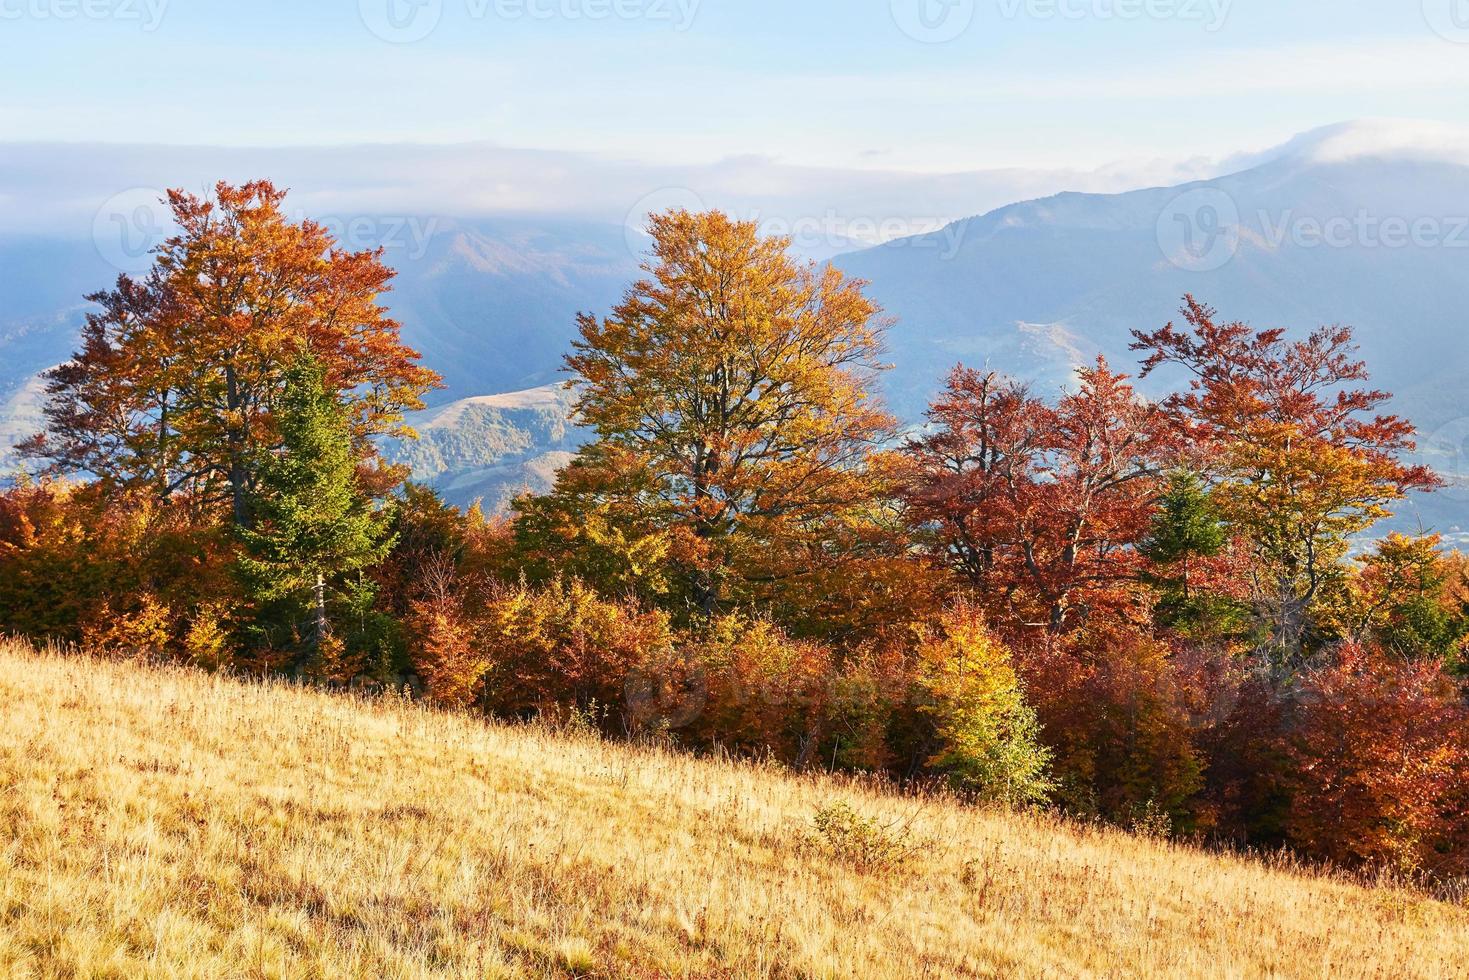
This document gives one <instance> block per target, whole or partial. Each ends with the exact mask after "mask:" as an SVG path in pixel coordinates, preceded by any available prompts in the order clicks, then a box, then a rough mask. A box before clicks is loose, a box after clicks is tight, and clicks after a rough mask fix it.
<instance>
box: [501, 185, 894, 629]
mask: <svg viewBox="0 0 1469 980" xmlns="http://www.w3.org/2000/svg"><path fill="white" fill-rule="evenodd" d="M651 220H652V232H653V238H654V246H653V257H652V259H651V260H650V262H649V263H648V264H647V265H646V266H645V269H646V271H647V273H648V278H645V279H643V280H641V281H639V282H637V283H636V284H634V285H633V286H632V287H631V289H629V291H628V292H627V294H626V296H625V298H624V299H623V301H622V302H621V303H620V304H619V305H618V306H617V307H616V308H615V309H614V311H613V312H612V314H611V315H610V316H608V317H606V318H605V319H598V318H596V317H593V316H590V315H584V316H582V317H581V319H580V334H581V336H580V339H578V340H577V341H576V342H575V345H574V347H575V350H574V353H572V354H571V355H570V356H569V357H568V358H567V365H568V367H569V369H570V370H571V371H572V372H573V374H574V375H575V378H574V380H573V381H572V384H573V385H574V387H575V389H576V392H577V402H576V411H577V413H578V414H579V416H580V418H581V419H582V420H583V421H584V422H585V423H586V424H587V425H589V426H590V427H591V428H592V429H593V430H594V431H595V432H596V434H597V436H598V442H597V443H596V444H594V445H593V447H592V448H591V449H589V450H588V451H586V452H584V453H583V454H582V457H581V464H582V465H575V464H574V465H573V467H572V468H571V469H570V470H568V475H567V476H566V477H565V478H564V479H563V481H562V482H561V484H559V485H558V488H557V495H559V496H561V497H562V498H563V504H564V505H563V506H561V507H560V508H559V513H560V514H561V515H564V516H561V517H557V516H555V514H554V513H552V514H548V513H547V510H548V509H547V508H545V507H542V508H540V511H541V512H542V513H541V516H540V518H538V520H540V522H541V523H542V524H543V525H546V524H550V525H551V526H552V527H553V528H554V526H555V524H556V523H558V522H559V523H560V525H561V530H560V532H558V533H563V534H564V533H565V532H567V531H569V530H571V529H570V528H567V527H566V526H565V521H566V517H567V516H569V517H571V518H572V519H573V520H574V519H575V516H576V515H577V514H579V513H580V512H581V510H582V508H581V506H580V502H581V501H582V500H583V499H584V496H585V493H595V494H596V495H598V497H599V503H598V504H597V506H594V507H588V508H586V510H587V513H589V514H591V515H592V516H593V517H594V518H597V519H601V518H604V517H605V518H608V519H610V520H612V521H613V522H614V524H613V527H612V528H608V529H606V530H605V531H599V532H598V533H599V535H600V536H601V537H602V539H603V540H604V542H611V543H613V544H616V546H617V547H621V548H624V549H629V550H628V553H627V556H626V558H625V559H624V560H625V561H627V562H633V561H635V560H637V559H635V558H634V557H633V555H632V550H633V549H635V550H640V551H642V552H643V553H644V554H645V555H648V554H651V553H652V552H653V551H657V550H659V549H667V550H666V553H667V554H668V555H669V561H670V563H671V564H672V565H673V567H675V568H676V573H675V579H676V581H674V582H673V583H671V585H672V588H671V593H672V599H671V600H670V601H672V602H674V603H678V602H684V603H687V608H688V609H690V610H691V611H692V612H694V613H695V614H697V615H700V616H705V617H707V616H709V615H712V614H714V613H716V612H717V611H719V610H720V609H721V608H722V607H724V606H725V605H726V604H727V603H729V602H731V601H735V602H738V601H748V600H751V599H769V598H770V597H771V596H772V595H776V594H779V593H783V592H788V591H789V590H791V589H793V588H800V587H801V586H802V583H804V582H807V581H808V580H809V578H810V576H812V575H813V574H815V573H817V572H822V573H826V572H829V571H830V570H831V569H832V568H833V567H834V566H843V565H846V564H847V563H849V562H853V561H861V560H862V559H863V558H864V557H865V555H864V551H863V549H866V548H869V547H873V545H872V542H871V541H864V542H863V544H862V547H861V548H857V549H847V548H844V547H840V546H836V545H835V544H834V536H835V533H836V531H837V530H838V529H839V528H845V529H847V530H850V529H852V528H855V527H859V526H866V527H876V526H877V525H878V524H879V523H880V522H881V520H882V519H883V517H884V514H883V512H882V508H881V505H880V504H877V503H875V502H876V501H877V500H878V498H879V497H880V495H881V493H880V492H881V489H882V487H881V486H880V485H879V484H880V479H879V476H878V474H877V473H876V472H875V471H874V470H873V468H872V466H871V465H870V454H872V452H873V451H874V449H875V448H877V447H879V446H881V445H882V444H883V443H884V442H885V441H887V440H888V439H890V438H891V437H892V435H893V432H894V422H893V420H892V419H891V418H890V417H889V416H888V415H887V414H886V413H885V412H884V411H882V409H881V408H880V407H879V406H878V405H877V404H876V400H875V398H874V397H873V396H872V394H871V393H870V391H869V384H870V382H871V381H872V379H873V376H874V375H875V374H876V372H877V371H878V370H879V369H880V368H881V367H882V365H881V363H880V356H881V353H882V334H883V329H884V326H885V324H884V321H883V320H882V318H881V316H880V312H879V310H878V307H877V306H876V305H875V304H874V303H873V302H872V301H871V300H869V299H868V298H867V297H866V296H864V295H863V292H862V286H863V284H862V283H861V282H860V281H855V280H849V279H846V278H845V277H844V276H843V275H842V274H841V273H840V272H838V271H837V270H836V269H834V268H831V267H826V268H822V269H818V268H816V267H815V266H814V265H809V264H808V265H802V264H800V263H798V262H797V261H795V260H794V259H793V258H791V256H790V255H789V254H788V248H789V244H790V243H789V241H788V240H787V239H784V238H767V237H762V236H761V235H760V234H759V232H758V231H757V228H756V226H755V224H754V223H753V222H740V221H734V220H732V219H730V218H729V217H727V216H726V215H724V214H721V213H719V212H710V213H706V214H692V213H689V212H687V211H673V212H669V213H666V214H661V215H655V216H654V217H653V218H652V219H651ZM609 462H610V463H612V464H614V465H615V467H616V469H615V470H613V471H611V472H607V471H606V470H605V469H603V467H602V466H601V465H599V464H605V463H609ZM599 473H606V477H605V478H600V479H599V478H597V475H598V474H599ZM530 509H532V510H533V509H534V508H530ZM524 510H527V508H523V511H524ZM551 510H553V511H554V510H556V508H551ZM893 523H896V522H893ZM614 529H615V532H614ZM879 547H880V546H879ZM650 549H651V551H650ZM892 553H893V551H892V548H891V547H888V548H887V554H888V555H891V554H892Z"/></svg>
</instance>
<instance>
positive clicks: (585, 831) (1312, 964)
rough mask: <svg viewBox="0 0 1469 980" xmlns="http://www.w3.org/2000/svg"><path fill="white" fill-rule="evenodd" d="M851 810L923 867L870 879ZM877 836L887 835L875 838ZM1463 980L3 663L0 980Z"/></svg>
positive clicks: (1243, 873)
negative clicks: (67, 979)
mask: <svg viewBox="0 0 1469 980" xmlns="http://www.w3.org/2000/svg"><path fill="white" fill-rule="evenodd" d="M838 802H846V803H847V804H849V805H850V806H851V807H852V808H853V810H854V811H855V812H856V813H858V814H860V815H864V816H867V817H870V818H874V819H876V820H878V821H880V822H883V823H895V824H896V825H899V826H906V827H907V828H908V830H909V833H910V838H909V843H910V844H912V845H915V846H916V849H915V850H913V851H912V852H911V853H910V854H909V856H908V857H907V859H906V860H905V861H902V862H901V863H898V864H897V865H895V866H884V865H882V864H881V863H880V862H879V863H877V864H874V865H871V866H867V867H863V866H861V865H860V864H857V863H854V862H853V860H852V859H851V857H850V856H849V855H848V854H846V853H845V852H844V851H843V850H842V849H840V848H836V849H834V848H833V847H832V846H831V845H830V844H829V842H827V841H825V840H824V839H821V838H820V837H819V835H818V836H813V835H814V834H815V832H814V830H813V817H814V815H815V814H816V813H817V811H818V810H820V809H822V808H825V807H830V806H831V805H833V804H834V803H838ZM895 833H896V832H895ZM996 974H998V975H1006V976H1042V975H1044V976H1116V975H1135V974H1147V975H1172V976H1209V977H1220V976H1224V977H1229V976H1237V977H1246V976H1251V977H1253V976H1301V977H1321V976H1361V977H1369V976H1371V977H1403V976H1425V977H1454V976H1458V977H1462V976H1466V975H1469V912H1466V910H1465V909H1462V908H1455V907H1451V906H1449V905H1446V904H1442V903H1434V902H1430V901H1427V900H1424V899H1422V898H1421V897H1419V896H1416V895H1414V894H1411V893H1407V892H1397V891H1391V890H1370V889H1362V888H1358V887H1354V886H1351V885H1349V884H1346V883H1344V882H1340V881H1335V880H1326V879H1320V878H1311V877H1306V876H1301V875H1296V874H1292V873H1289V872H1287V871H1283V870H1272V869H1268V868H1266V867H1264V866H1262V865H1259V864H1256V863H1251V862H1247V861H1243V860H1229V859H1220V858H1217V857H1211V856H1207V855H1203V854H1200V853H1195V852H1193V851H1190V850H1188V849H1185V848H1174V847H1169V846H1166V845H1157V844H1152V843H1148V842H1144V841H1141V840H1137V839H1132V838H1129V837H1127V836H1124V835H1121V834H1115V833H1110V832H1101V831H1095V830H1088V829H1083V828H1076V827H1071V826H1068V825H1066V824H1064V823H1061V822H1058V821H1052V820H1049V819H1044V818H1040V817H1026V816H1009V815H1003V814H987V813H981V812H976V811H974V810H970V809H965V808H963V807H961V806H958V805H955V804H954V803H952V802H950V801H946V800H940V799H935V800H928V801H919V800H913V799H907V798H902V797H894V796H887V795H883V794H882V793H881V792H880V791H879V790H876V789H871V788H865V787H863V786H861V785H857V784H853V783H850V782H844V781H840V780H831V779H823V778H798V777H793V776H789V775H785V774H782V773H780V772H777V771H773V770H768V769H764V768H760V767H754V766H745V765H736V764H726V763H719V762H710V761H700V760H694V759H689V758H682V757H679V756H677V755H672V754H667V753H663V752H659V751H656V750H653V749H639V748H632V747H624V746H617V745H608V744H602V743H600V742H597V741H595V740H593V739H590V738H577V737H569V736H558V735H555V734H553V733H549V732H544V731H540V730H535V729H525V728H509V727H489V726H486V725H484V724H480V723H478V722H476V721H474V720H472V719H467V718H457V717H446V716H442V715H437V714H433V713H429V712H425V711H422V710H418V709H415V708H412V707H409V706H404V705H398V704H393V703H383V702H380V703H363V702H360V701H355V700H352V699H348V698H343V697H334V696H330V695H326V694H320V693H315V692H311V691H304V690H298V689H293V688H287V687H282V686H260V685H248V684H241V683H236V682H234V681H230V680H225V679H217V678H211V677H208V676H204V675H197V674H193V673H188V672H182V671H175V670H162V669H150V668H142V667H137V666H129V665H122V664H111V663H103V662H92V661H89V660H86V659H64V658H61V657H57V656H53V655H49V654H38V653H34V652H31V651H29V650H27V649H24V648H21V647H19V646H16V645H9V646H5V645H4V644H0V976H3V977H7V978H12V977H29V976H84V977H110V976H116V977H134V976H167V977H173V976H178V977H185V976H187V977H211V978H212V977H234V976H243V977H256V976H260V977H267V976H269V977H274V976H280V977H338V976H364V977H366V976H371V977H418V976H465V977H470V976H474V977H479V976H572V975H577V976H635V977H655V976H675V977H710V976H721V977H722V976H728V977H764V976H781V977H784V976H790V977H851V976H859V977H909V976H911V977H921V976H929V977H947V976H988V975H996Z"/></svg>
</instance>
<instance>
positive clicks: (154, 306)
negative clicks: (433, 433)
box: [25, 181, 438, 525]
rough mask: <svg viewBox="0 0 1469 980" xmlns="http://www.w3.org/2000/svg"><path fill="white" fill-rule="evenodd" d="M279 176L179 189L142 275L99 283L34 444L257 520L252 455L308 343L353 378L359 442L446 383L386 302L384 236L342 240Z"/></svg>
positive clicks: (334, 376) (340, 388)
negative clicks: (307, 216) (302, 210)
mask: <svg viewBox="0 0 1469 980" xmlns="http://www.w3.org/2000/svg"><path fill="white" fill-rule="evenodd" d="M284 198H285V191H283V190H279V189H277V188H276V187H275V186H274V185H272V184H271V183H269V182H267V181H255V182H252V183H247V184H244V185H241V186H238V187H236V186H232V185H230V184H227V183H223V182H221V183H219V184H218V185H216V187H215V189H214V194H213V196H212V197H209V198H201V197H196V196H194V195H192V194H187V193H185V192H183V191H179V190H174V191H170V192H169V193H168V205H169V208H170V210H171V211H172V216H173V220H174V222H175V224H176V225H177V227H178V231H177V234H175V235H174V236H172V237H171V238H169V239H168V240H167V241H165V242H164V243H163V244H162V245H161V246H160V247H159V249H158V250H157V256H156V258H155V261H154V265H153V268H152V269H151V271H150V272H149V273H148V274H147V275H146V276H145V277H144V278H142V279H134V278H132V277H129V276H121V277H120V278H119V279H118V281H117V285H116V287H115V288H114V289H113V290H111V291H108V292H102V293H98V294H96V295H94V296H92V297H90V299H91V300H92V301H93V302H95V303H97V304H99V305H100V306H101V310H100V311H98V312H95V313H92V314H89V315H88V317H87V324H86V327H85V328H84V330H83V335H82V346H81V349H80V350H79V351H77V352H76V354H75V355H73V358H72V360H71V361H70V362H68V363H66V364H63V365H62V366H61V367H58V368H56V369H55V370H53V371H52V372H51V373H50V375H49V379H48V381H49V383H48V387H47V394H48V399H49V401H48V405H47V408H46V417H47V422H48V431H47V432H46V433H45V434H43V435H41V436H37V437H36V438H34V439H32V440H31V441H30V442H29V443H28V444H27V445H26V447H25V451H26V452H27V453H28V455H30V456H31V457H32V458H37V459H41V460H44V461H46V462H47V463H48V464H49V465H50V467H51V468H52V469H53V470H54V471H57V472H72V473H85V474H91V475H93V476H95V477H97V478H99V479H100V480H101V481H102V482H103V483H104V485H111V486H116V487H118V488H120V489H126V490H137V489H142V490H147V491H149V492H152V493H154V494H156V495H157V496H158V497H160V498H164V497H170V496H173V495H175V494H183V495H185V496H187V497H188V498H189V499H191V500H194V501H197V502H199V503H201V504H203V505H206V506H212V505H221V506H224V507H226V508H227V509H228V511H229V513H230V515H231V518H232V520H233V522H234V523H235V524H237V525H246V524H248V523H249V512H248V511H249V507H248V500H249V495H250V491H251V489H252V486H253V481H254V467H255V461H256V460H258V459H259V458H260V455H261V453H262V452H264V451H267V450H269V449H271V448H274V445H275V443H276V434H275V432H274V429H273V423H272V421H271V410H272V408H273V406H274V404H275V400H276V399H277V397H278V396H279V395H280V393H281V391H282V390H283V388H284V380H283V379H284V376H285V372H286V369H287V368H288V367H289V366H290V365H291V364H292V363H293V362H294V361H295V360H296V359H297V357H298V356H300V355H301V354H308V355H309V356H311V357H312V358H313V359H314V360H315V361H317V362H318V363H319V364H320V365H321V366H322V368H323V370H324V371H325V373H326V378H327V384H328V387H329V388H330V390H332V391H334V392H337V393H340V395H341V396H342V400H343V403H344V405H345V406H346V407H347V410H348V413H349V417H350V420H351V428H352V434H353V438H354V442H355V444H356V447H357V452H358V454H359V456H360V457H361V458H362V459H363V460H364V461H366V460H368V459H370V458H371V457H373V455H374V450H373V449H372V447H371V444H370V443H369V441H368V439H369V437H370V436H373V435H378V434H383V433H401V432H403V431H404V429H403V413H404V412H405V411H406V410H409V409H414V408H420V407H422V403H421V401H420V398H421V396H422V395H423V394H424V393H425V392H426V391H428V390H429V389H430V388H432V387H434V386H435V385H437V383H438V376H437V375H436V374H434V372H432V371H430V370H428V369H426V368H424V367H421V366H420V365H419V364H418V355H417V353H416V352H414V351H413V350H411V349H410V348H408V347H407V346H405V345H404V344H403V343H402V342H401V340H400V339H399V325H398V324H397V322H395V321H394V320H392V319H391V318H390V317H388V315H387V314H386V312H385V310H384V309H383V307H382V306H381V305H379V302H378V298H379V297H380V295H381V294H382V293H383V292H385V291H386V290H387V289H388V283H389V281H390V280H391V278H392V276H393V272H392V270H390V269H388V268H387V266H385V265H384V264H383V262H382V256H381V252H380V251H379V252H372V251H362V252H351V251H346V250H344V249H342V248H340V247H339V246H338V245H337V244H336V243H335V242H334V241H333V239H332V236H331V234H330V233H329V232H328V231H327V229H326V228H325V227H324V226H322V225H320V224H317V223H316V222H313V221H302V222H300V223H293V222H291V221H289V220H287V218H286V216H285V214H284V213H283V211H282V204H283V201H284Z"/></svg>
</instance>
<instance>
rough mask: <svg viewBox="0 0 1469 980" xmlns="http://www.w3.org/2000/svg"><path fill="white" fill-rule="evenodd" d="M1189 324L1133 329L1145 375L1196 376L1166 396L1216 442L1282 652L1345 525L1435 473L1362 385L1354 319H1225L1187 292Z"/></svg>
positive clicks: (1399, 422)
mask: <svg viewBox="0 0 1469 980" xmlns="http://www.w3.org/2000/svg"><path fill="white" fill-rule="evenodd" d="M1182 314H1183V317H1184V321H1185V323H1186V329H1180V328H1178V327H1176V326H1175V325H1174V324H1172V323H1170V324H1168V325H1166V326H1165V327H1163V328H1162V329H1161V330H1157V331H1154V332H1152V333H1143V332H1141V331H1135V332H1134V337H1135V343H1134V344H1133V345H1132V346H1133V349H1134V350H1138V351H1142V352H1145V353H1146V354H1147V358H1146V360H1145V361H1144V362H1143V375H1144V376H1147V375H1148V374H1150V373H1151V372H1153V371H1155V370H1156V369H1158V368H1160V367H1163V366H1164V365H1170V364H1171V365H1178V366H1181V367H1182V368H1184V369H1185V370H1186V371H1187V372H1188V374H1189V375H1190V381H1189V387H1188V389H1187V390H1186V391H1184V392H1182V393H1179V394H1177V395H1175V396H1173V397H1172V398H1171V399H1170V402H1169V406H1170V407H1171V408H1173V409H1175V410H1177V411H1178V412H1179V413H1180V414H1181V415H1182V416H1183V417H1185V418H1186V419H1187V423H1188V425H1189V427H1190V430H1191V432H1192V434H1193V435H1194V437H1195V438H1197V439H1198V440H1199V441H1200V442H1202V443H1204V444H1207V445H1208V446H1210V447H1211V448H1212V450H1213V451H1212V452H1211V453H1210V460H1211V467H1210V469H1211V472H1212V473H1213V475H1214V476H1215V479H1216V483H1217V486H1216V488H1215V490H1214V493H1213V494H1212V499H1213V501H1214V502H1215V504H1217V505H1218V506H1219V508H1220V510H1221V512H1222V514H1223V516H1224V518H1225V519H1226V520H1227V521H1228V522H1229V524H1230V525H1231V527H1232V528H1233V530H1234V531H1235V532H1236V533H1238V534H1240V535H1242V536H1244V537H1245V538H1247V539H1248V540H1249V542H1250V545H1251V546H1252V549H1253V558H1254V566H1255V567H1254V569H1253V575H1254V579H1255V581H1254V599H1255V602H1256V604H1257V605H1258V606H1259V607H1260V609H1261V610H1262V612H1263V613H1265V614H1266V615H1267V616H1268V618H1269V619H1270V621H1271V623H1272V627H1273V628H1272V645H1273V647H1274V648H1275V649H1276V650H1278V651H1280V652H1282V653H1283V654H1284V655H1285V661H1286V662H1287V663H1289V662H1293V661H1294V660H1295V659H1296V658H1297V657H1298V655H1299V653H1300V650H1301V647H1302V644H1303V643H1304V642H1305V640H1306V639H1307V638H1308V636H1310V635H1311V634H1312V633H1314V624H1313V608H1312V607H1313V605H1314V604H1315V603H1316V601H1317V600H1318V598H1319V597H1320V596H1321V593H1322V590H1323V588H1325V587H1326V585H1327V584H1328V582H1329V581H1330V580H1331V578H1332V575H1333V573H1334V572H1335V571H1336V570H1337V569H1338V568H1339V567H1340V564H1341V562H1342V560H1343V559H1344V557H1345V554H1346V541H1347V539H1348V537H1349V536H1350V535H1353V534H1356V533H1358V532H1361V531H1363V530H1365V529H1367V528H1368V527H1371V526H1372V525H1373V524H1374V523H1376V522H1377V521H1378V520H1380V519H1381V518H1383V517H1384V516H1386V515H1387V514H1388V510H1387V506H1388V505H1389V504H1391V503H1393V502H1394V501H1397V500H1400V499H1402V497H1403V496H1404V495H1405V494H1407V493H1408V492H1409V491H1411V490H1419V489H1431V488H1433V487H1435V486H1437V485H1438V480H1437V478H1436V477H1434V475H1433V474H1432V473H1431V472H1430V471H1429V470H1428V469H1426V468H1425V467H1422V466H1414V465H1410V464H1407V463H1405V462H1403V459H1402V457H1403V454H1404V453H1406V452H1409V451H1411V450H1412V449H1413V441H1412V436H1413V427H1412V425H1411V424H1410V423H1409V422H1407V421H1406V420H1404V419H1401V418H1399V417H1397V416H1395V415H1385V414H1381V412H1380V409H1381V408H1382V406H1383V405H1384V403H1386V402H1387V401H1388V398H1389V395H1388V394H1387V393H1386V392H1384V391H1378V390H1375V389H1370V388H1367V387H1365V383H1366V381H1367V378H1368V375H1367V368H1366V366H1365V365H1364V364H1363V363H1362V362H1361V361H1360V360H1358V359H1357V357H1356V354H1357V347H1356V345H1355V343H1354V342H1353V339H1352V331H1351V329H1350V328H1349V327H1322V328H1321V329H1318V330H1316V331H1314V332H1312V333H1311V334H1310V335H1309V336H1307V337H1306V338H1304V339H1302V340H1289V339H1287V337H1286V333H1285V331H1284V330H1281V329H1269V330H1256V329H1254V328H1253V327H1251V326H1249V325H1248V324H1245V323H1241V322H1233V323H1222V322H1220V321H1219V320H1218V317H1217V314H1216V312H1215V311H1214V310H1213V309H1211V308H1209V307H1208V306H1205V305H1203V304H1202V303H1199V302H1198V301H1197V300H1195V299H1194V298H1193V297H1192V296H1189V297H1186V298H1185V305H1184V307H1183V310H1182Z"/></svg>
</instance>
